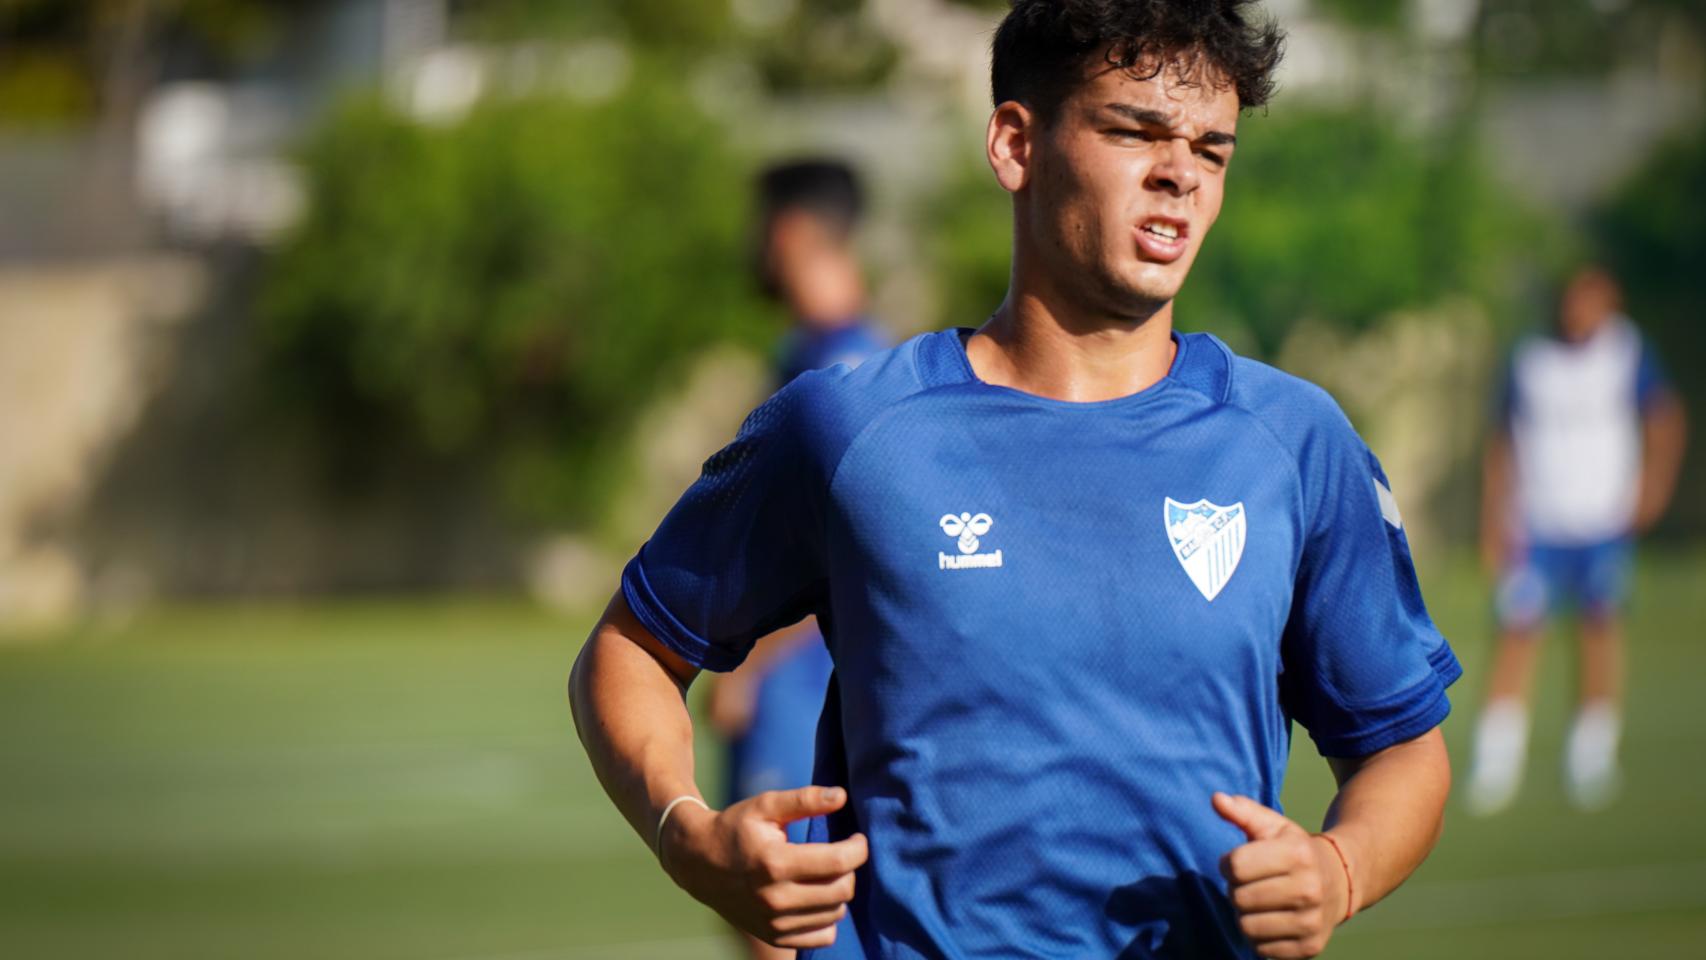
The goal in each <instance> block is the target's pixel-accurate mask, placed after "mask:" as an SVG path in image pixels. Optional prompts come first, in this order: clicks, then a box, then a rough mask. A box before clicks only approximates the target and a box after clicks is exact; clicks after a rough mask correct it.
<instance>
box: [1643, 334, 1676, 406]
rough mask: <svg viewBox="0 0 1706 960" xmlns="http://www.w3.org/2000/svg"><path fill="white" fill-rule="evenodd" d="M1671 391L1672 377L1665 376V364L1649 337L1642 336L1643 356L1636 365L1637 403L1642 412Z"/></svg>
mask: <svg viewBox="0 0 1706 960" xmlns="http://www.w3.org/2000/svg"><path fill="white" fill-rule="evenodd" d="M1669 391H1670V379H1669V378H1668V377H1667V376H1665V368H1664V364H1663V363H1662V362H1661V361H1660V360H1659V354H1658V351H1657V350H1654V349H1653V345H1652V343H1651V342H1650V341H1648V340H1647V338H1645V337H1642V338H1641V357H1640V359H1639V360H1638V361H1636V366H1635V405H1636V407H1637V408H1639V409H1640V411H1641V412H1642V413H1646V412H1648V411H1650V410H1651V409H1652V408H1653V404H1654V403H1655V402H1657V401H1658V400H1659V399H1660V398H1662V397H1663V396H1664V395H1665V394H1666V393H1668V392H1669Z"/></svg>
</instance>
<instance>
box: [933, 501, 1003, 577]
mask: <svg viewBox="0 0 1706 960" xmlns="http://www.w3.org/2000/svg"><path fill="white" fill-rule="evenodd" d="M936 522H937V524H939V525H940V526H941V527H942V532H943V533H945V534H947V535H948V536H950V537H954V538H956V546H958V547H959V548H960V552H959V554H958V555H957V556H956V555H954V554H951V553H937V554H936V569H938V570H971V569H977V568H980V567H999V566H1001V551H1000V550H997V551H995V552H994V553H978V552H977V548H978V544H979V540H978V538H979V537H981V536H983V535H985V534H987V533H988V532H989V530H990V528H991V527H993V526H995V520H994V518H993V517H991V516H990V515H989V514H987V513H979V514H976V515H973V514H970V513H960V514H954V513H945V514H943V515H942V519H940V520H938V521H936Z"/></svg>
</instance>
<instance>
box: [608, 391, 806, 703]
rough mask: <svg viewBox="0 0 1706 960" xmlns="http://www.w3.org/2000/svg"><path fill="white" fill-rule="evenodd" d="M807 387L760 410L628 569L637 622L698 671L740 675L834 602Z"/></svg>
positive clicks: (626, 581) (627, 588)
mask: <svg viewBox="0 0 1706 960" xmlns="http://www.w3.org/2000/svg"><path fill="white" fill-rule="evenodd" d="M808 379H809V378H808ZM804 390H805V384H804V383H803V382H802V381H798V380H797V381H795V382H794V383H793V384H790V385H789V386H787V387H785V388H783V389H782V390H781V391H779V392H778V393H777V394H776V395H775V396H773V397H771V398H770V400H769V401H767V402H766V403H764V404H763V405H762V406H760V407H759V408H758V409H757V410H754V411H753V412H752V414H751V415H750V416H748V417H747V419H746V422H745V423H744V424H743V425H742V426H741V429H740V432H739V434H738V435H737V436H736V437H735V439H734V441H733V442H732V443H730V444H729V445H728V446H726V447H724V448H723V449H722V450H720V451H718V452H717V453H715V454H713V455H712V456H711V458H710V459H708V460H706V461H705V466H704V470H703V471H702V472H701V474H700V476H699V479H698V480H697V481H695V482H694V484H693V486H692V487H690V488H688V490H687V492H686V493H685V494H684V495H683V496H682V498H681V500H680V501H679V502H677V503H676V505H675V507H674V508H673V509H672V510H671V511H670V512H669V514H668V516H666V517H665V518H664V520H663V523H662V524H661V525H660V526H659V527H658V529H657V532H656V533H654V534H653V535H652V538H651V539H650V540H649V541H647V542H646V544H645V546H643V547H641V548H640V551H639V553H638V554H636V555H635V556H634V558H633V559H632V560H631V561H629V563H628V566H627V568H626V569H625V570H624V571H623V572H622V594H623V597H624V599H626V600H627V602H628V606H629V607H630V608H631V609H632V610H633V611H634V615H635V616H636V617H638V618H639V620H640V622H641V623H642V624H644V625H645V627H646V629H648V630H650V631H651V632H652V634H653V635H655V636H656V637H657V638H658V640H660V641H661V642H662V643H663V644H664V645H665V646H667V647H669V648H670V649H671V650H674V651H675V652H676V653H677V654H680V655H681V657H682V658H683V659H685V660H687V662H689V663H691V664H693V665H694V666H697V667H701V668H703V669H706V670H716V671H724V670H732V669H734V668H735V667H737V666H739V665H740V663H741V661H742V660H744V659H745V658H746V654H747V652H748V651H749V650H750V649H751V648H752V644H753V643H754V642H755V641H756V640H757V639H758V638H759V637H762V636H764V635H765V634H768V633H770V632H772V631H774V630H777V629H779V628H781V627H784V626H787V625H788V624H791V623H794V622H797V621H799V620H800V619H802V618H804V617H805V616H807V615H808V614H810V613H813V612H814V611H815V608H816V605H817V603H818V602H819V600H820V598H821V597H822V595H823V592H824V589H825V586H824V575H823V566H822V564H821V562H820V560H819V558H820V557H821V553H820V550H819V542H818V531H819V530H820V529H821V525H820V524H819V523H818V522H817V520H816V514H817V510H816V507H815V506H814V500H815V498H814V492H815V489H816V488H815V487H814V486H813V484H812V483H811V481H810V479H809V477H810V476H811V474H812V471H811V469H810V465H809V464H808V462H807V457H806V450H805V443H804V442H803V441H804V438H803V437H802V436H801V432H802V431H801V428H800V422H801V419H802V417H801V408H802V406H803V404H802V396H801V395H802V393H803V392H804Z"/></svg>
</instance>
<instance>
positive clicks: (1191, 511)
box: [1162, 497, 1245, 603]
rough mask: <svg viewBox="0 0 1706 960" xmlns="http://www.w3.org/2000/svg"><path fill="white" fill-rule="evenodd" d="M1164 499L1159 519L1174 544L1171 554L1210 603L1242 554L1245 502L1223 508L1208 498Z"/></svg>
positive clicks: (1230, 576)
mask: <svg viewBox="0 0 1706 960" xmlns="http://www.w3.org/2000/svg"><path fill="white" fill-rule="evenodd" d="M1164 500H1165V503H1164V507H1163V516H1162V521H1163V522H1164V523H1165V524H1166V527H1167V539H1168V540H1169V541H1170V542H1171V543H1172V544H1173V556H1175V557H1178V558H1179V565H1180V566H1182V567H1184V568H1185V575H1186V576H1188V577H1190V578H1191V582H1192V583H1194V584H1196V586H1197V589H1198V590H1199V591H1201V592H1202V595H1203V597H1204V598H1206V599H1207V600H1208V601H1210V602H1211V603H1212V602H1213V601H1214V598H1215V597H1217V596H1219V595H1220V590H1221V588H1222V587H1224V586H1226V581H1228V580H1230V579H1232V572H1233V571H1234V570H1237V569H1238V561H1239V560H1240V559H1242V558H1243V556H1244V531H1245V524H1244V504H1242V503H1235V504H1233V505H1232V506H1230V507H1222V506H1219V505H1218V504H1213V503H1209V502H1208V501H1207V500H1198V501H1197V502H1196V503H1180V502H1179V501H1177V500H1174V499H1173V498H1172V497H1166V498H1164Z"/></svg>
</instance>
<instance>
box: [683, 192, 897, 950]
mask: <svg viewBox="0 0 1706 960" xmlns="http://www.w3.org/2000/svg"><path fill="white" fill-rule="evenodd" d="M758 195H759V196H758V199H759V234H760V236H759V251H758V253H759V257H758V260H759V262H758V271H759V276H760V277H761V279H762V280H763V282H764V286H765V289H766V291H767V292H769V293H770V294H771V295H773V296H775V297H776V298H777V299H778V300H780V301H781V302H782V303H783V304H784V305H785V306H786V307H787V308H788V312H789V314H790V316H791V317H792V318H793V325H792V328H791V329H790V330H789V332H788V335H787V337H786V338H785V339H784V341H783V344H782V349H781V351H780V352H779V356H778V357H777V372H778V379H779V381H780V384H781V385H786V384H787V383H788V382H789V381H791V380H793V379H794V378H795V377H797V376H799V375H800V374H802V373H804V372H806V371H807V370H818V369H822V368H825V367H832V366H834V365H836V364H845V365H847V366H848V367H850V368H851V367H856V366H858V365H859V364H860V363H861V362H862V361H864V359H865V358H866V357H868V356H870V355H871V354H873V353H876V352H877V351H879V350H881V349H882V348H883V346H884V343H883V337H882V336H881V335H880V334H879V333H878V332H877V330H876V329H875V328H874V327H873V326H872V325H871V323H870V321H869V319H868V318H867V316H866V313H865V283H864V277H863V275H862V271H861V270H860V268H859V261H858V256H857V255H856V253H855V251H854V250H853V242H852V241H853V231H854V228H855V227H856V226H857V225H858V222H859V218H860V215H861V213H862V211H863V207H864V191H863V189H862V188H861V186H860V184H859V179H858V177H857V176H856V175H855V174H854V172H853V170H852V169H851V168H850V167H848V166H847V165H846V164H844V163H841V162H839V161H835V160H798V161H791V162H787V163H781V164H777V165H775V166H772V167H770V168H769V169H767V170H765V171H764V173H763V174H762V175H760V177H759V178H758ZM833 667H834V665H833V664H832V663H831V661H830V658H829V650H828V649H827V648H826V647H825V646H824V643H823V637H822V636H821V635H820V634H819V631H818V627H817V623H816V620H815V618H812V617H807V618H806V619H805V620H803V621H801V622H800V623H798V624H796V625H794V626H792V627H788V628H785V629H783V630H779V631H777V632H775V633H772V634H770V635H769V636H766V637H763V638H761V639H760V640H758V642H757V643H755V644H754V645H753V648H752V650H751V651H750V652H749V653H748V654H747V657H746V660H745V662H743V663H742V664H741V665H740V667H739V668H737V669H735V670H733V671H731V672H729V673H720V674H717V675H716V678H715V679H716V682H715V684H714V685H713V686H712V688H711V698H710V701H709V703H710V715H711V716H710V719H711V724H712V726H713V727H715V728H716V730H717V732H718V733H720V734H722V735H723V736H724V737H725V738H727V740H728V746H729V765H728V800H729V803H730V804H731V805H732V804H734V803H738V802H740V801H742V800H745V799H747V798H749V797H754V796H757V795H758V794H761V793H764V792H765V791H768V790H781V789H786V788H794V787H803V786H805V785H807V784H809V783H811V782H812V755H813V741H814V740H815V733H816V730H817V719H818V715H819V714H820V713H822V711H823V697H824V690H825V689H826V688H827V687H828V685H829V675H830V671H831V670H832V669H833ZM788 833H789V836H790V838H791V839H793V840H794V841H795V842H804V840H805V839H806V824H805V822H804V821H799V822H796V823H793V824H790V825H789V826H788ZM748 948H749V951H750V953H751V954H752V956H754V957H756V958H758V960H774V958H779V957H786V956H791V955H792V951H787V950H781V949H779V948H777V947H773V946H770V945H769V944H766V943H765V942H764V941H762V940H758V939H756V938H750V935H749V940H748Z"/></svg>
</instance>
